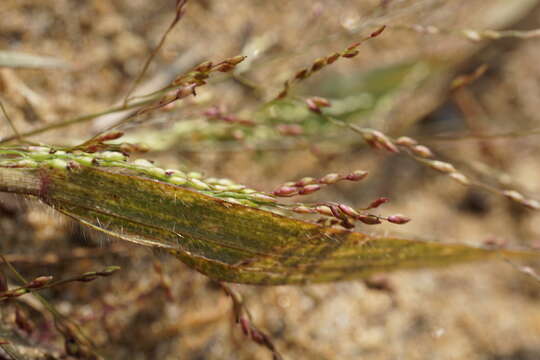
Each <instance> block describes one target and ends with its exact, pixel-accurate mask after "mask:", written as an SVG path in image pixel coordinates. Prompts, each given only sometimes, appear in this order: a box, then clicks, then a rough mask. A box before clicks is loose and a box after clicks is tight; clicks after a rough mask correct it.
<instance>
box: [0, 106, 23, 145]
mask: <svg viewBox="0 0 540 360" xmlns="http://www.w3.org/2000/svg"><path fill="white" fill-rule="evenodd" d="M0 109H2V114H4V117H5V118H6V121H7V122H8V124H9V126H10V127H11V130H13V132H14V133H15V137H16V139H18V140H19V141H22V137H21V134H20V133H19V131H18V130H17V127H16V126H15V124H14V123H13V121H12V120H11V118H10V117H9V115H8V113H7V111H6V108H5V107H4V102H3V101H1V100H0Z"/></svg>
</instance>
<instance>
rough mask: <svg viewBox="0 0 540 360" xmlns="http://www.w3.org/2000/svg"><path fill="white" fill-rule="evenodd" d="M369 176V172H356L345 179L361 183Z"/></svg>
mask: <svg viewBox="0 0 540 360" xmlns="http://www.w3.org/2000/svg"><path fill="white" fill-rule="evenodd" d="M367 175H368V172H367V171H364V170H356V171H354V172H352V173H350V174H349V175H347V176H345V179H347V180H350V181H360V180H362V179H363V178H365V177H366V176H367Z"/></svg>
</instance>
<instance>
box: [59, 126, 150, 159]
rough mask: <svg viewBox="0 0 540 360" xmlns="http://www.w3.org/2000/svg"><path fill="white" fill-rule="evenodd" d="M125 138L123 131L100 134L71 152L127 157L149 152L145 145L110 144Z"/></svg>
mask: <svg viewBox="0 0 540 360" xmlns="http://www.w3.org/2000/svg"><path fill="white" fill-rule="evenodd" d="M122 136H124V133H123V132H122V131H118V130H111V131H108V132H105V133H103V134H99V135H97V136H95V137H93V138H91V139H90V140H87V141H85V142H84V143H82V144H81V145H77V146H75V147H73V148H71V149H70V150H71V151H82V152H86V153H96V152H110V151H113V152H119V153H122V154H124V155H125V156H129V155H130V154H133V153H145V152H147V151H148V150H149V149H148V146H147V145H145V144H133V143H121V144H110V143H108V141H111V140H117V139H119V138H121V137H122ZM50 151H51V154H52V153H54V152H55V150H54V149H51V150H50Z"/></svg>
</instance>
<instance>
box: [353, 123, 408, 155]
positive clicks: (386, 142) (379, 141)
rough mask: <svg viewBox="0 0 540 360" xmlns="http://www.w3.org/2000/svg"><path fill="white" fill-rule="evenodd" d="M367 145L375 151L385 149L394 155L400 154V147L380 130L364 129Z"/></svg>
mask: <svg viewBox="0 0 540 360" xmlns="http://www.w3.org/2000/svg"><path fill="white" fill-rule="evenodd" d="M361 134H362V137H363V138H364V141H365V142H366V144H368V145H369V146H371V147H372V148H374V149H383V150H387V151H390V152H392V153H398V152H399V149H398V147H397V146H396V145H395V144H394V143H393V142H392V140H390V138H389V137H388V136H386V135H385V134H383V133H382V132H380V131H378V130H371V129H364V130H362V132H361Z"/></svg>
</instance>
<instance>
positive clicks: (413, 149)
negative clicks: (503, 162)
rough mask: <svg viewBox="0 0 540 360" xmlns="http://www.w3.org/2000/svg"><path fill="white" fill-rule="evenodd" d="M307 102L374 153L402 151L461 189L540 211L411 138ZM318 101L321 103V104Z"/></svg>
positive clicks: (539, 207)
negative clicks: (349, 119) (350, 120)
mask: <svg viewBox="0 0 540 360" xmlns="http://www.w3.org/2000/svg"><path fill="white" fill-rule="evenodd" d="M310 99H313V98H310ZM310 99H308V100H310ZM308 100H306V104H307V107H308V109H310V110H311V111H312V112H313V113H315V114H318V115H320V116H322V117H323V118H324V119H326V120H327V121H329V122H331V123H334V124H336V125H339V126H345V127H348V128H349V129H351V130H353V131H354V132H356V133H358V134H359V135H360V136H362V138H363V139H364V141H365V142H366V144H367V145H369V146H370V147H372V148H374V149H377V150H385V151H388V152H391V153H399V152H401V150H404V152H405V153H406V154H408V155H409V156H411V157H412V158H413V159H415V160H416V161H418V162H420V163H422V164H424V165H426V166H428V167H430V168H432V169H434V170H437V171H438V172H440V173H443V174H445V175H447V176H448V177H450V178H451V179H452V180H454V181H456V182H458V183H459V184H461V185H465V186H477V187H480V188H483V189H485V190H488V191H490V192H493V193H497V194H499V195H503V196H505V197H506V198H508V199H510V200H512V201H514V202H516V203H518V204H521V205H523V206H525V207H527V208H529V209H533V210H540V202H539V201H537V200H534V199H527V198H526V197H525V196H524V195H523V194H521V193H519V192H517V191H515V190H501V189H498V188H495V187H493V186H490V185H487V184H484V183H479V182H473V181H471V180H470V179H469V178H468V177H467V176H466V175H465V174H463V173H461V172H460V171H458V170H457V169H456V168H455V167H454V165H452V164H451V163H449V162H445V161H441V160H437V159H434V157H435V155H434V154H433V152H432V151H431V149H430V148H428V147H427V146H425V145H422V144H419V143H418V141H416V140H415V139H413V138H411V137H408V136H401V137H399V138H397V139H392V138H391V137H389V136H387V135H386V134H384V133H382V132H381V131H379V130H374V129H369V128H362V127H360V126H357V125H355V124H350V123H347V122H344V121H342V120H339V119H336V118H333V117H331V116H328V115H327V114H325V113H324V112H323V111H322V109H321V107H320V106H318V107H317V106H314V104H315V102H313V101H312V100H311V101H308ZM318 101H319V102H321V101H320V100H318ZM322 103H324V104H326V106H330V102H329V101H326V102H324V101H323V102H322ZM398 222H399V221H398ZM396 223H397V222H396Z"/></svg>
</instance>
